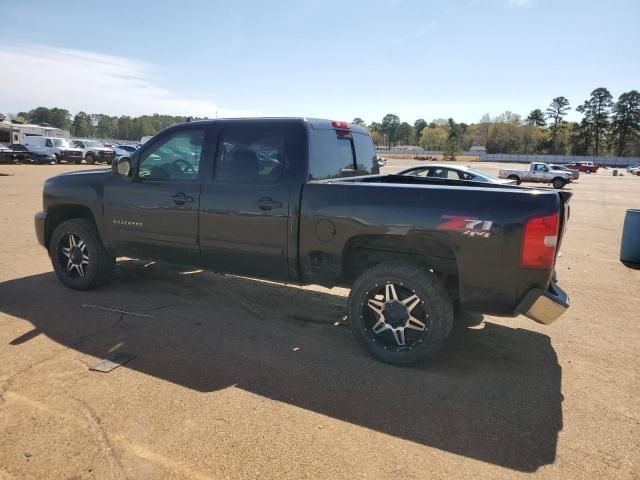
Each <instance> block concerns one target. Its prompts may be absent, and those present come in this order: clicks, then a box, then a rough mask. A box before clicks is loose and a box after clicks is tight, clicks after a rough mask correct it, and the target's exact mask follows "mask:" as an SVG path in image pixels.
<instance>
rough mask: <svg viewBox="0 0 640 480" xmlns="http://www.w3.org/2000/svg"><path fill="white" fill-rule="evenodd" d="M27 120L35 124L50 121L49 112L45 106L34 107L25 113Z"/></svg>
mask: <svg viewBox="0 0 640 480" xmlns="http://www.w3.org/2000/svg"><path fill="white" fill-rule="evenodd" d="M27 121H29V122H30V123H33V124H35V125H42V124H43V123H51V112H50V110H49V109H48V108H47V107H38V108H34V109H33V110H29V113H27Z"/></svg>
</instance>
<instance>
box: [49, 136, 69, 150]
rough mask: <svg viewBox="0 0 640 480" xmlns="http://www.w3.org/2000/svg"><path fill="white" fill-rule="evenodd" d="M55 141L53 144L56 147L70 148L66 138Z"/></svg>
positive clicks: (55, 139)
mask: <svg viewBox="0 0 640 480" xmlns="http://www.w3.org/2000/svg"><path fill="white" fill-rule="evenodd" d="M52 140H53V144H54V145H55V146H56V147H64V148H66V147H68V146H69V140H65V139H64V138H54V139H52Z"/></svg>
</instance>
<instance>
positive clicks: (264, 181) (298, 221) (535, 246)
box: [35, 118, 571, 365]
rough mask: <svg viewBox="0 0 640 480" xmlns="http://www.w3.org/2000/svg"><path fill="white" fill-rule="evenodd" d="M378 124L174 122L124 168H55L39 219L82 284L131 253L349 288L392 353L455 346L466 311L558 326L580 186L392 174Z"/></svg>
mask: <svg viewBox="0 0 640 480" xmlns="http://www.w3.org/2000/svg"><path fill="white" fill-rule="evenodd" d="M377 160H378V159H377V157H376V154H375V150H374V147H373V143H372V141H371V138H370V136H369V134H368V132H367V130H365V129H363V128H361V127H359V126H357V125H350V124H348V123H346V122H336V121H328V120H312V119H302V118H300V119H237V120H215V121H213V120H211V121H202V122H191V123H185V124H180V125H176V126H173V127H170V128H168V129H166V130H164V131H163V132H161V133H159V134H158V135H156V136H155V137H154V138H152V139H151V140H149V141H148V142H146V143H145V144H144V145H143V146H142V147H141V148H140V149H139V150H138V151H136V152H135V153H134V154H133V155H132V156H131V157H130V159H129V158H122V159H121V160H118V161H116V162H114V163H113V165H112V166H111V168H110V169H92V170H88V171H81V172H75V173H66V174H62V175H58V176H56V177H53V178H50V179H48V180H47V181H46V183H45V186H44V210H43V211H41V212H39V213H37V214H36V217H35V224H36V233H37V237H38V240H39V242H40V243H41V244H42V245H43V246H45V247H46V248H47V249H48V252H49V256H50V257H51V260H52V263H53V267H54V269H55V272H56V274H57V276H58V278H59V279H60V281H61V282H62V283H64V284H65V285H66V286H68V287H70V288H73V289H78V290H85V289H90V288H93V287H97V286H99V285H102V284H105V283H106V282H108V281H109V279H110V278H111V275H112V272H113V270H114V265H115V257H118V256H127V257H133V258H142V259H153V260H162V261H166V262H170V263H175V264H181V265H188V266H195V267H199V268H206V269H211V270H214V271H216V272H225V273H230V274H237V275H244V276H252V277H258V278H267V279H271V280H277V281H283V282H290V283H298V284H319V285H324V286H329V287H332V286H337V285H339V286H347V287H350V288H351V293H350V296H349V301H348V308H349V319H350V325H351V327H352V330H353V332H354V335H355V337H356V338H357V339H358V340H359V342H360V343H361V344H362V345H363V346H364V347H365V348H366V349H367V350H368V351H369V352H370V353H371V354H373V355H374V356H376V357H377V358H379V359H381V360H383V361H385V362H389V363H393V364H398V365H409V364H412V363H415V362H416V361H418V360H422V359H425V358H430V357H432V356H434V355H435V354H436V353H437V352H438V351H439V350H441V348H442V347H443V345H444V343H445V340H446V338H447V336H448V335H449V332H450V330H451V327H452V322H453V311H454V309H455V308H459V309H460V310H463V311H468V312H479V313H486V314H491V315H499V316H515V315H517V314H524V315H527V316H528V317H530V318H532V319H533V320H536V321H538V322H541V323H545V324H546V323H550V322H552V321H554V320H555V319H556V318H558V317H559V316H560V315H561V314H562V313H563V312H564V311H565V310H566V309H567V308H568V299H567V296H566V295H565V294H564V292H563V291H562V290H560V289H559V288H558V286H557V285H556V281H555V275H554V264H555V258H556V253H557V249H558V246H559V243H560V239H561V237H562V234H563V232H564V228H565V225H566V222H567V220H568V216H569V207H568V200H569V197H570V196H571V194H570V193H569V192H555V191H549V190H541V189H526V188H522V187H517V186H501V185H489V184H486V183H475V182H472V181H463V180H450V179H444V178H422V177H408V176H402V175H380V174H379V172H378V162H377Z"/></svg>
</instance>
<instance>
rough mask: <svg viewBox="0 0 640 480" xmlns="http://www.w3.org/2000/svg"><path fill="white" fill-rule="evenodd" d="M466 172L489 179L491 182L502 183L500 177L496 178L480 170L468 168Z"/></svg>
mask: <svg viewBox="0 0 640 480" xmlns="http://www.w3.org/2000/svg"><path fill="white" fill-rule="evenodd" d="M466 171H467V172H468V173H470V174H472V175H477V176H479V177H484V178H486V179H489V180H499V181H501V180H500V179H499V178H498V177H494V176H493V175H490V174H488V173H486V172H481V171H480V170H476V169H474V168H468V169H467V170H466Z"/></svg>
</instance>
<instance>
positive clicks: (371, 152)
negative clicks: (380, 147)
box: [353, 133, 380, 175]
mask: <svg viewBox="0 0 640 480" xmlns="http://www.w3.org/2000/svg"><path fill="white" fill-rule="evenodd" d="M353 145H354V147H355V149H356V164H357V165H358V174H360V175H367V174H374V173H376V174H377V173H380V168H379V167H378V159H377V155H376V150H375V148H374V147H373V141H372V140H371V137H370V136H369V135H365V134H364V133H354V134H353Z"/></svg>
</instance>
